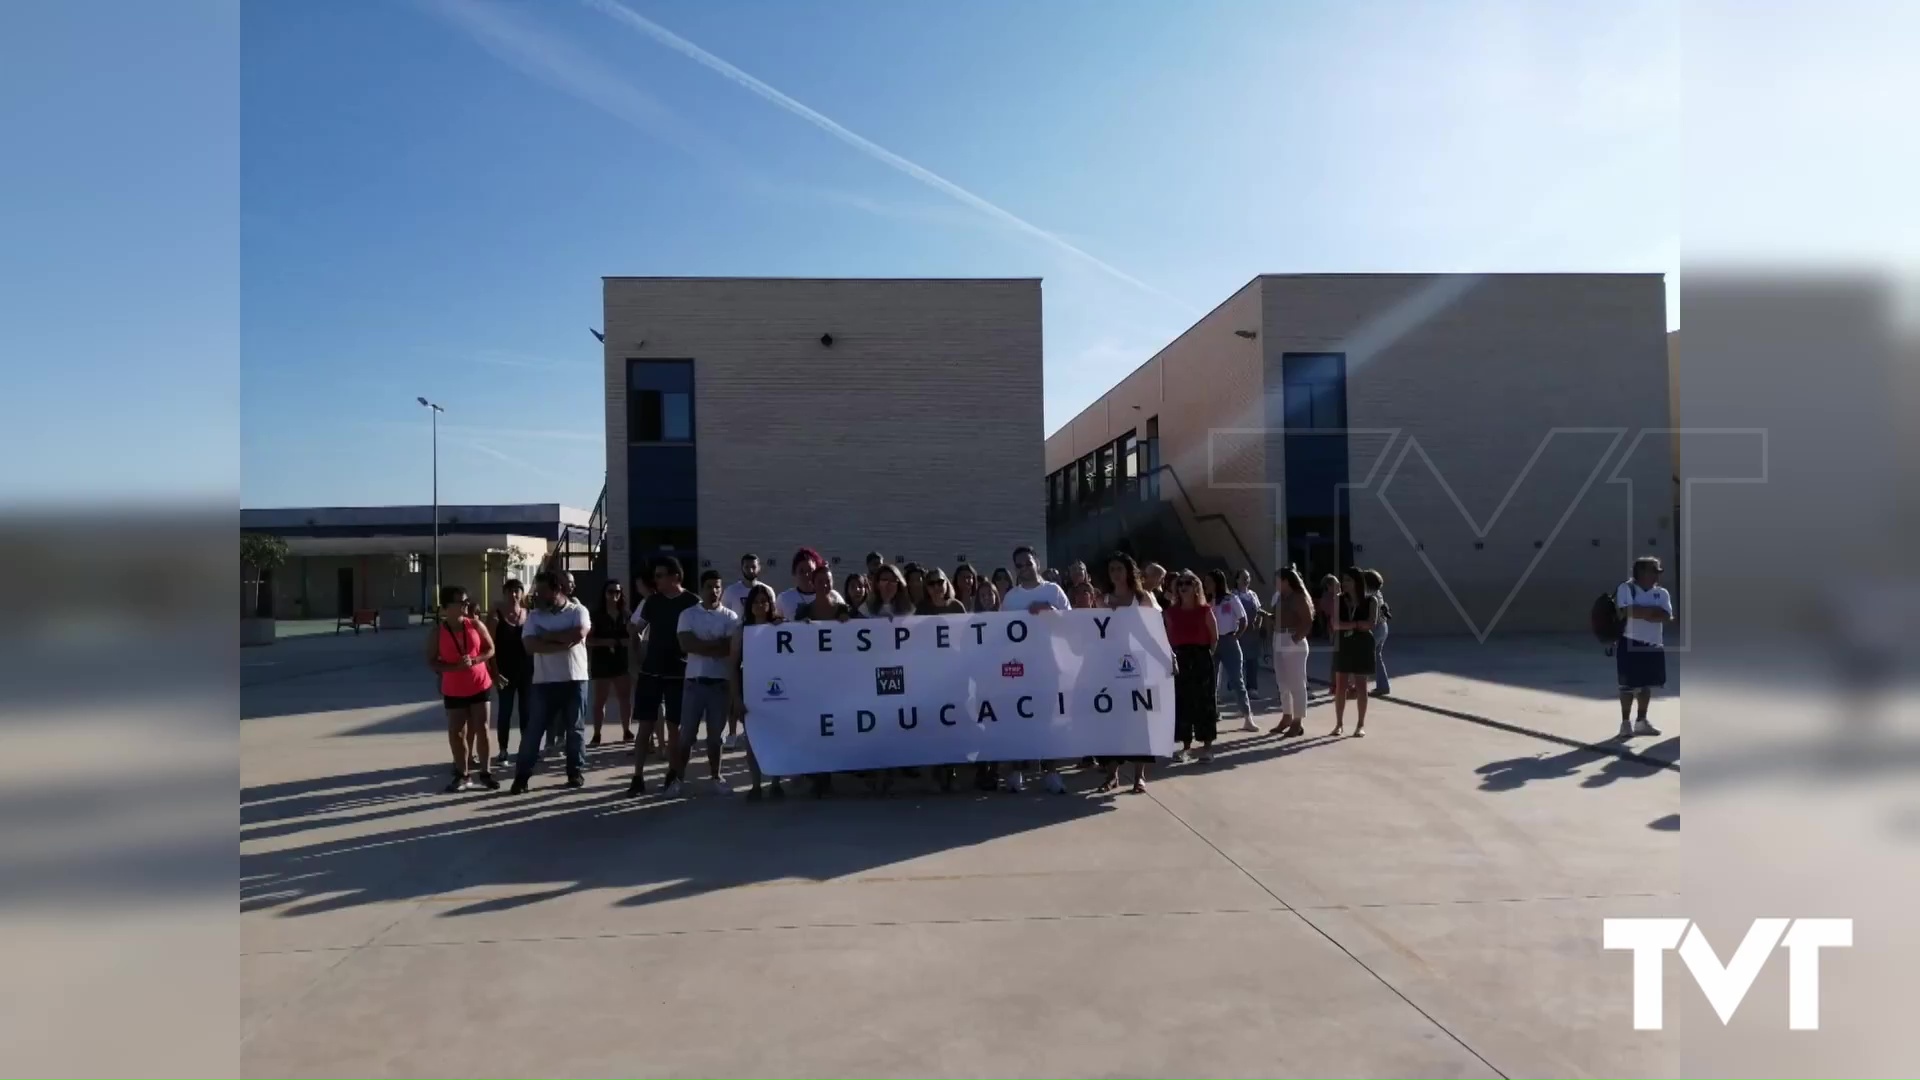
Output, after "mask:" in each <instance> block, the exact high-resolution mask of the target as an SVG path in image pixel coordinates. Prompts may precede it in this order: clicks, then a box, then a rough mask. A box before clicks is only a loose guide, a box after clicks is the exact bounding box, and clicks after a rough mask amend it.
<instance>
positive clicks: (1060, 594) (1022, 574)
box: [1000, 547, 1073, 615]
mask: <svg viewBox="0 0 1920 1080" xmlns="http://www.w3.org/2000/svg"><path fill="white" fill-rule="evenodd" d="M1072 607H1073V604H1072V602H1071V601H1069V600H1068V599H1067V591H1066V590H1065V589H1062V588H1061V587H1060V583H1059V582H1057V581H1045V580H1042V579H1041V577H1040V562H1039V560H1038V559H1036V558H1035V557H1034V554H1033V549H1032V548H1030V547H1017V548H1014V549H1013V588H1011V589H1008V590H1007V595H1005V596H1003V597H1001V598H1000V610H1001V611H1024V612H1026V613H1027V614H1029V615H1038V614H1040V613H1041V612H1043V611H1067V610H1070V609H1071V608H1072Z"/></svg>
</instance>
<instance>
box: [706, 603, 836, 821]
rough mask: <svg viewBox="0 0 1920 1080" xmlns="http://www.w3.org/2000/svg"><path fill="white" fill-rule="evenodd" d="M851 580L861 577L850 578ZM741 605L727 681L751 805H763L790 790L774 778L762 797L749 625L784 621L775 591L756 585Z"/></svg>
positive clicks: (730, 648) (729, 649)
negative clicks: (750, 714)
mask: <svg viewBox="0 0 1920 1080" xmlns="http://www.w3.org/2000/svg"><path fill="white" fill-rule="evenodd" d="M849 577H851V578H857V577H859V575H858V574H854V575H849ZM741 606H742V607H744V608H745V609H746V611H745V612H744V614H743V615H742V616H741V619H740V622H739V624H738V625H736V626H735V627H734V628H733V635H732V636H731V637H730V638H729V639H728V642H727V678H728V681H729V687H730V689H731V690H732V691H733V719H735V720H738V721H739V722H740V730H741V735H740V745H741V746H743V747H745V749H746V751H747V775H748V776H750V777H751V778H752V779H753V787H752V788H750V789H749V790H748V791H747V801H748V802H759V801H760V800H761V799H762V798H771V799H773V801H775V802H779V801H780V800H782V799H784V798H786V797H787V791H786V789H785V788H783V787H781V786H780V778H779V777H777V776H776V777H773V781H772V783H771V784H770V785H769V791H768V792H767V793H766V795H764V796H763V795H762V794H761V788H760V782H761V779H762V777H761V775H760V761H759V759H758V758H755V757H754V756H753V734H752V732H751V731H749V730H748V729H747V696H746V685H745V681H744V680H745V678H746V672H745V669H744V667H743V661H744V659H745V653H744V646H745V643H746V629H747V627H749V626H762V625H765V624H768V623H776V622H779V621H780V612H779V610H778V608H777V607H776V605H775V600H774V595H773V590H772V589H770V588H768V587H767V586H765V585H763V584H759V583H755V584H754V586H753V587H752V588H750V589H748V590H747V595H746V599H745V600H744V601H742V603H741Z"/></svg>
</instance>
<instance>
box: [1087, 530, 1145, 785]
mask: <svg viewBox="0 0 1920 1080" xmlns="http://www.w3.org/2000/svg"><path fill="white" fill-rule="evenodd" d="M1107 580H1108V581H1109V582H1112V584H1113V591H1112V592H1110V593H1108V594H1107V596H1106V606H1107V607H1109V608H1125V607H1143V608H1151V609H1152V610H1154V611H1159V610H1160V602H1159V601H1158V600H1156V599H1154V596H1153V593H1151V592H1149V591H1148V590H1147V587H1146V584H1145V583H1144V582H1143V581H1141V580H1140V567H1139V565H1138V564H1137V563H1135V562H1134V561H1133V556H1131V555H1129V554H1127V553H1126V552H1124V551H1116V552H1114V553H1113V554H1112V555H1109V556H1107ZM1129 761H1131V762H1133V787H1132V788H1131V789H1130V790H1131V791H1132V792H1133V793H1134V794H1136V795H1138V794H1140V793H1142V792H1144V791H1146V790H1147V766H1148V765H1151V764H1152V763H1153V758H1152V757H1151V756H1141V757H1131V758H1128V757H1116V758H1106V759H1104V760H1102V761H1101V762H1100V764H1102V765H1105V766H1106V769H1107V775H1106V779H1105V780H1104V781H1103V782H1102V783H1101V784H1100V786H1099V787H1097V788H1095V789H1094V792H1095V793H1096V794H1101V795H1104V794H1106V793H1107V792H1109V791H1112V790H1114V789H1115V788H1117V787H1119V786H1120V766H1122V765H1124V764H1126V763H1127V762H1129Z"/></svg>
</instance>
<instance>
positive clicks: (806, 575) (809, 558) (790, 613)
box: [774, 548, 846, 622]
mask: <svg viewBox="0 0 1920 1080" xmlns="http://www.w3.org/2000/svg"><path fill="white" fill-rule="evenodd" d="M825 565H827V560H826V559H825V558H824V557H822V556H821V554H820V553H819V552H817V551H815V550H813V549H812V548H801V549H800V550H799V551H796V552H794V553H793V564H792V566H793V588H791V589H788V590H787V591H786V592H783V593H781V594H780V595H779V596H776V597H774V606H775V607H777V608H779V609H780V617H781V618H782V619H785V620H786V621H788V622H792V621H793V620H794V617H795V616H797V615H798V614H799V613H800V609H801V608H803V607H806V606H807V605H808V604H811V603H813V575H814V572H815V571H816V570H819V569H820V568H821V567H823V566H825ZM828 595H829V596H831V597H832V598H833V602H834V603H836V604H844V603H846V600H845V599H843V598H842V597H841V596H840V593H839V591H838V590H829V591H828Z"/></svg>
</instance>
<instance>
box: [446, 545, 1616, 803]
mask: <svg viewBox="0 0 1920 1080" xmlns="http://www.w3.org/2000/svg"><path fill="white" fill-rule="evenodd" d="M865 562H866V565H865V567H864V568H863V569H861V570H855V571H852V572H849V573H847V574H846V575H845V576H844V577H841V578H839V579H838V580H836V579H835V575H834V573H833V570H832V568H831V567H830V565H829V563H828V561H827V560H826V559H825V558H823V557H822V556H821V555H820V554H819V553H818V552H817V551H814V550H813V549H811V548H802V549H800V550H799V551H797V552H795V553H794V555H793V557H792V559H791V560H790V561H789V564H788V566H789V570H790V572H791V574H792V581H793V583H792V585H791V586H790V587H788V588H786V589H784V590H782V591H780V592H778V593H776V592H775V591H774V589H773V587H772V586H771V585H769V584H767V583H766V582H765V581H763V580H761V561H760V559H759V557H758V556H757V555H744V556H742V557H741V559H740V576H739V578H738V579H737V580H735V581H733V582H731V583H727V582H725V581H724V579H723V576H722V575H721V574H720V572H719V571H717V570H706V571H704V572H702V573H701V575H700V578H699V581H698V583H697V587H696V589H694V590H688V589H687V588H686V587H685V570H684V568H683V567H682V566H681V564H680V562H679V561H678V560H677V559H674V558H671V557H663V558H658V559H655V560H654V561H653V562H652V564H651V565H650V566H649V567H648V568H647V570H646V572H644V573H641V574H637V575H635V576H634V578H633V581H632V586H633V594H632V596H628V594H627V592H626V589H625V588H624V586H623V583H622V582H619V581H608V582H607V583H606V584H605V586H604V588H603V589H602V590H601V592H600V595H599V596H598V597H595V598H593V599H592V600H591V602H590V603H583V602H582V601H581V600H580V599H578V598H576V597H575V596H574V595H573V593H574V581H573V576H572V574H570V573H568V572H567V571H565V570H557V569H556V570H547V571H542V572H541V573H540V574H538V575H537V576H536V577H535V579H534V587H533V595H532V597H531V598H529V597H528V596H527V595H526V592H525V588H524V586H523V585H522V583H521V582H519V581H517V580H513V579H509V580H508V581H506V582H505V583H504V585H503V586H502V589H501V595H500V598H499V600H498V602H496V603H495V604H493V605H492V607H491V609H490V610H489V611H488V612H487V613H486V614H485V615H484V616H482V615H481V613H480V612H479V611H478V609H477V605H475V604H474V602H473V600H472V598H470V597H469V596H468V595H467V591H466V589H465V588H463V587H460V586H449V587H447V588H446V589H444V590H442V593H441V597H440V601H441V607H440V612H439V617H438V620H437V622H436V624H435V629H434V631H433V633H432V635H431V637H430V639H429V643H428V647H427V657H428V664H429V666H430V667H431V668H432V669H433V670H434V671H435V672H436V673H438V674H439V676H440V684H441V686H440V690H441V695H442V699H443V702H444V704H445V706H446V710H447V721H448V724H447V732H448V735H447V737H448V746H449V750H450V752H451V756H452V760H453V779H452V782H451V783H450V784H449V785H448V787H447V790H448V791H449V792H455V791H466V790H472V789H474V788H482V789H486V790H495V789H497V788H498V787H499V781H498V779H497V778H496V777H495V776H494V772H493V770H494V769H495V768H501V769H504V768H506V767H508V766H511V767H512V768H513V786H512V791H513V792H514V793H519V792H523V791H525V790H526V789H527V783H528V781H529V779H530V778H531V776H532V774H533V772H534V770H535V769H536V767H537V766H538V765H539V764H540V763H541V760H542V757H543V753H544V754H546V755H551V754H556V753H557V754H561V755H563V756H564V762H565V769H566V784H567V785H568V786H569V787H580V786H581V785H583V784H584V783H585V782H586V780H585V764H586V751H587V749H588V748H590V747H596V746H600V745H602V741H603V738H604V733H605V726H606V721H607V718H608V714H609V713H610V712H611V713H612V715H613V718H614V719H615V720H617V721H618V722H619V724H620V730H621V734H620V739H621V742H623V743H632V744H634V758H635V760H634V768H633V775H632V778H631V780H630V781H629V785H628V793H629V794H630V795H635V796H638V795H643V794H645V793H646V792H647V781H646V776H645V769H646V766H647V762H648V759H649V758H650V757H655V756H657V757H659V758H661V759H663V760H665V762H666V772H665V776H664V779H663V787H662V793H663V794H664V795H665V796H667V797H674V796H677V795H678V794H680V792H681V790H682V786H683V783H684V782H685V780H686V777H687V773H688V770H689V767H690V765H691V760H692V757H693V753H694V750H695V748H696V745H698V744H697V743H696V737H697V736H700V735H701V734H702V732H703V729H704V735H705V738H704V748H705V750H706V764H707V773H708V777H709V780H710V782H711V784H712V785H713V787H714V789H715V790H716V791H721V792H725V791H728V790H730V787H729V784H728V782H727V780H726V779H725V777H724V776H723V775H722V773H721V767H720V766H721V758H722V755H723V753H724V751H726V750H729V749H733V748H735V747H736V746H739V747H742V748H744V749H745V751H746V762H747V766H748V772H749V775H750V777H751V782H752V787H751V788H750V790H749V791H748V798H750V799H753V800H756V801H757V800H759V799H762V798H772V799H779V798H784V797H785V794H786V792H785V787H784V786H783V784H782V782H781V778H778V777H771V778H770V777H763V776H762V775H761V771H760V768H759V763H758V762H757V761H756V760H755V759H754V756H753V752H752V744H751V738H750V734H749V732H750V730H751V724H750V710H749V709H748V708H747V707H746V703H745V698H744V695H743V693H742V686H741V679H742V673H741V664H742V656H741V644H742V640H743V631H744V630H745V628H746V627H749V626H755V625H762V624H767V623H778V622H813V621H822V620H835V621H845V620H852V619H889V618H899V617H904V616H911V615H942V614H963V613H967V612H978V611H1025V612H1029V613H1032V614H1039V613H1041V612H1045V611H1050V610H1059V611H1064V610H1068V609H1072V608H1119V607H1128V606H1140V607H1147V608H1152V609H1154V610H1156V611H1159V612H1161V613H1162V618H1163V619H1164V620H1165V625H1166V630H1167V640H1168V644H1169V645H1170V646H1171V647H1172V650H1173V660H1174V663H1173V677H1174V741H1175V743H1176V744H1177V748H1176V750H1175V751H1174V754H1173V756H1172V758H1171V759H1170V763H1173V764H1178V763H1181V762H1186V761H1189V760H1194V761H1202V762H1204V761H1209V760H1211V759H1212V756H1213V744H1214V742H1215V741H1216V740H1217V738H1218V737H1219V732H1220V721H1221V718H1222V715H1223V713H1225V714H1234V713H1237V715H1238V717H1239V719H1240V721H1241V728H1240V730H1242V731H1246V732H1257V731H1258V730H1259V728H1258V726H1257V725H1256V724H1255V722H1254V706H1253V701H1254V699H1255V698H1256V697H1259V696H1261V693H1260V688H1259V681H1260V680H1259V674H1260V671H1261V669H1262V667H1263V665H1262V660H1263V659H1264V658H1265V657H1266V656H1267V655H1268V654H1269V653H1270V655H1271V659H1272V668H1273V672H1274V681H1275V683H1276V687H1275V691H1276V694H1277V698H1278V704H1279V711H1280V719H1279V723H1278V724H1276V725H1275V726H1274V727H1273V728H1272V729H1271V734H1274V735H1277V736H1281V737H1283V738H1285V737H1296V736H1301V735H1304V734H1305V733H1306V731H1305V727H1304V724H1305V719H1306V713H1307V705H1308V693H1309V692H1308V685H1307V657H1308V653H1309V649H1310V648H1311V646H1310V644H1309V643H1310V641H1314V640H1322V641H1328V642H1331V643H1332V647H1333V663H1332V670H1333V678H1332V695H1331V696H1332V702H1333V707H1334V726H1333V729H1332V731H1331V732H1330V734H1331V735H1335V736H1338V735H1342V734H1344V733H1345V730H1346V712H1347V706H1348V704H1349V703H1351V704H1352V706H1353V713H1354V726H1353V735H1354V736H1356V737H1358V736H1362V735H1365V734H1366V720H1367V700H1368V697H1369V696H1370V694H1385V693H1387V692H1388V690H1389V684H1388V680H1387V675H1386V668H1385V666H1384V665H1383V664H1382V663H1381V648H1382V646H1383V645H1384V643H1385V641H1386V636H1387V627H1388V625H1389V623H1390V621H1391V619H1392V613H1391V609H1390V608H1389V607H1388V606H1387V602H1386V597H1385V595H1384V585H1385V581H1384V579H1383V577H1382V576H1381V574H1380V573H1379V572H1377V571H1374V570H1364V569H1360V568H1350V569H1348V570H1347V571H1345V572H1344V573H1342V574H1340V575H1337V576H1336V575H1331V574H1330V575H1327V576H1326V577H1324V578H1323V579H1322V580H1321V581H1320V582H1319V584H1318V588H1317V590H1316V591H1315V592H1313V593H1310V592H1309V590H1308V587H1307V584H1306V582H1305V581H1304V580H1302V578H1301V576H1300V574H1299V572H1298V571H1297V570H1295V569H1294V568H1292V567H1289V568H1287V569H1285V570H1283V571H1282V572H1281V573H1280V574H1279V576H1278V579H1277V582H1276V585H1275V588H1274V589H1273V591H1272V593H1271V594H1270V596H1269V597H1268V598H1267V599H1266V600H1265V601H1264V602H1263V601H1262V599H1261V597H1260V596H1259V594H1257V593H1256V592H1255V591H1254V590H1253V588H1252V574H1251V573H1249V572H1248V571H1246V570H1241V571H1239V572H1238V573H1237V574H1235V575H1234V577H1233V578H1232V579H1231V581H1230V580H1229V579H1228V577H1227V575H1226V573H1225V572H1224V571H1221V570H1210V571H1207V572H1205V573H1196V572H1194V571H1192V570H1182V571H1178V572H1174V573H1169V572H1168V571H1167V570H1166V568H1164V567H1162V566H1161V565H1160V564H1158V563H1152V562H1149V563H1146V564H1145V565H1140V564H1138V563H1136V561H1135V560H1134V558H1133V557H1132V556H1131V555H1129V554H1126V553H1124V552H1115V553H1113V554H1112V555H1110V556H1108V558H1107V559H1106V562H1105V564H1104V566H1103V567H1102V569H1103V570H1104V571H1105V574H1104V579H1103V580H1100V581H1096V580H1095V578H1094V577H1093V575H1092V574H1091V573H1090V572H1089V570H1088V567H1087V565H1086V563H1084V562H1078V561H1076V562H1073V563H1071V564H1069V565H1068V567H1067V568H1066V570H1065V572H1064V573H1060V572H1057V571H1054V570H1051V569H1047V570H1043V569H1042V568H1041V566H1040V562H1039V559H1038V557H1037V555H1036V554H1035V552H1034V550H1033V549H1032V548H1028V547H1021V548H1017V549H1015V550H1014V552H1013V555H1012V558H1011V562H1012V564H1013V568H1012V570H1008V569H1007V568H1005V567H997V568H995V569H994V570H993V571H992V572H991V573H983V572H981V571H980V570H979V569H978V568H976V567H974V566H972V565H971V564H968V563H961V564H960V565H958V566H956V567H954V569H953V572H952V573H951V574H948V573H947V572H946V571H944V570H942V569H941V568H939V567H937V566H933V567H926V566H921V565H920V564H918V563H912V562H909V563H906V564H904V565H896V564H894V563H891V562H888V561H887V560H886V559H885V558H883V557H882V556H881V555H880V554H879V553H878V552H873V553H870V554H868V555H867V557H866V560H865ZM1370 683H1372V685H1371V686H1370V685H1369V684H1370ZM495 699H497V701H498V706H497V708H496V709H495V710H494V716H495V725H497V726H490V725H489V723H488V706H489V704H490V702H491V701H492V700H495ZM1643 708H1644V706H1643ZM516 715H517V716H518V717H519V719H520V724H519V730H520V741H519V747H518V751H517V752H516V753H513V754H509V752H508V744H509V741H510V738H511V735H512V730H513V726H514V725H513V721H514V718H515V716H516ZM589 729H590V730H591V735H590V736H589V735H588V731H589ZM493 735H497V742H498V754H497V756H493V755H492V752H491V751H492V748H491V747H490V746H489V741H490V736H493ZM1080 764H1081V766H1082V767H1085V768H1091V769H1097V770H1101V771H1102V772H1103V777H1102V782H1101V784H1100V786H1099V789H1098V790H1100V791H1102V792H1106V791H1112V790H1114V789H1115V788H1117V787H1118V786H1119V785H1120V783H1121V772H1122V770H1123V768H1124V767H1125V766H1128V765H1131V766H1132V769H1133V779H1132V787H1131V789H1132V790H1134V791H1142V790H1145V787H1146V781H1147V774H1148V770H1149V767H1150V766H1151V765H1152V764H1153V759H1150V758H1146V759H1142V758H1127V759H1101V760H1095V759H1092V758H1089V759H1086V760H1084V761H1082V762H1081V763H1080ZM1059 766H1060V763H1049V762H1001V763H995V764H986V765H979V766H976V767H975V768H974V775H973V778H972V780H973V784H974V786H975V787H976V788H977V789H978V790H982V791H993V790H998V789H1001V788H1002V787H1004V788H1005V789H1006V790H1008V791H1014V792H1019V791H1022V790H1024V789H1025V786H1026V777H1027V775H1028V773H1030V772H1038V773H1039V774H1040V776H1041V781H1042V783H1043V785H1044V786H1045V787H1046V788H1047V790H1049V791H1053V792H1057V793H1064V792H1065V791H1066V785H1065V782H1064V780H1063V779H1062V777H1061V774H1060V768H1059ZM924 774H931V777H932V779H933V781H934V782H935V783H937V784H938V786H939V787H940V789H941V790H943V791H950V790H952V789H953V787H954V785H955V784H956V783H957V780H958V770H957V768H956V767H954V766H936V767H934V768H932V769H929V770H920V769H913V768H901V769H885V770H876V771H873V772H869V773H864V774H860V777H859V779H860V780H862V781H864V782H865V784H866V785H867V787H868V788H869V789H870V790H872V791H874V792H876V793H881V794H884V793H886V792H887V791H890V790H891V789H892V787H893V785H894V784H895V782H896V780H897V779H903V778H904V779H913V778H916V777H919V776H922V775H924ZM806 782H807V784H808V785H809V787H810V788H811V790H812V793H813V794H814V795H815V796H824V795H827V794H829V793H831V792H832V790H833V777H831V776H828V775H817V776H812V777H807V778H806Z"/></svg>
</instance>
